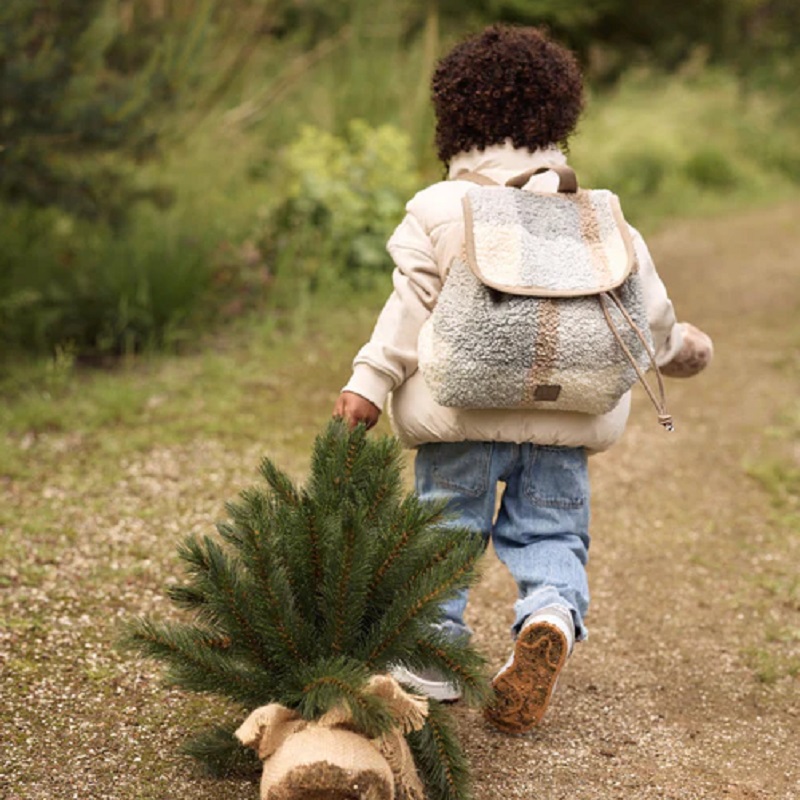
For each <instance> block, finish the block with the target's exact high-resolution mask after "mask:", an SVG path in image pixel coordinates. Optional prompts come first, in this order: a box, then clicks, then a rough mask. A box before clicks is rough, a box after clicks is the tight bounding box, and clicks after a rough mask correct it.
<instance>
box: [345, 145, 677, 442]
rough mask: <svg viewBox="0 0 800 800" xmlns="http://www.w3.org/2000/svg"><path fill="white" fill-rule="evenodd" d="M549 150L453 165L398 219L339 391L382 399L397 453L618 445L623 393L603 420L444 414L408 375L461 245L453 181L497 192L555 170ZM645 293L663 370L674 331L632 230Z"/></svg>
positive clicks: (488, 152)
mask: <svg viewBox="0 0 800 800" xmlns="http://www.w3.org/2000/svg"><path fill="white" fill-rule="evenodd" d="M565 162H566V159H565V157H564V155H563V154H562V153H561V151H559V150H558V149H556V148H552V149H546V150H538V151H536V152H533V153H531V152H530V151H528V150H526V149H515V148H514V147H513V146H512V145H511V144H510V143H507V144H506V145H499V146H493V147H489V148H486V149H485V150H483V151H479V150H473V151H470V152H469V153H463V154H460V155H458V156H456V157H455V158H453V160H452V162H451V164H450V170H449V178H450V179H449V180H446V181H442V182H440V183H436V184H433V185H432V186H429V187H428V188H427V189H424V190H422V191H421V192H419V193H418V194H417V195H415V196H414V197H413V198H412V199H411V201H410V202H409V203H408V205H407V206H406V212H407V213H406V217H405V219H404V220H403V221H402V222H401V223H400V225H399V226H398V227H397V229H396V230H395V232H394V234H393V235H392V237H391V238H390V239H389V242H388V244H387V249H388V251H389V253H390V255H391V256H392V258H393V260H394V263H395V270H394V275H393V281H394V291H393V292H392V294H391V296H390V297H389V299H388V300H387V302H386V305H385V306H384V307H383V310H382V311H381V313H380V316H379V317H378V321H377V323H376V325H375V329H374V331H373V333H372V337H371V338H370V340H369V342H368V343H367V344H366V345H365V346H364V347H363V348H362V349H361V350H360V351H359V353H358V355H357V356H356V358H355V359H354V361H353V374H352V376H351V378H350V380H349V381H348V383H347V385H346V386H345V387H344V391H349V392H355V393H356V394H358V395H361V396H362V397H365V398H366V399H367V400H369V401H370V402H372V403H374V404H375V405H376V406H377V407H378V408H383V406H384V403H385V402H386V400H387V398H389V412H390V417H391V422H392V427H393V429H394V431H395V433H396V434H397V436H398V438H399V439H400V440H401V441H402V443H403V444H404V445H405V446H406V447H417V446H419V445H420V444H424V443H426V442H459V441H500V442H517V443H522V442H534V443H536V444H542V445H562V446H570V447H586V448H587V449H588V450H589V451H592V452H598V451H601V450H605V449H607V448H608V447H610V446H611V445H612V444H614V442H615V441H616V440H617V439H618V438H619V437H620V436H621V434H622V432H623V430H624V428H625V423H626V421H627V419H628V413H629V411H630V402H631V401H630V392H628V393H627V394H626V395H625V396H624V397H623V398H622V400H620V402H619V404H618V405H617V406H616V408H614V409H613V410H612V411H610V412H609V413H607V414H602V415H598V416H594V415H590V414H580V413H575V412H566V411H538V410H531V409H514V410H505V409H504V410H488V409H487V410H475V409H469V410H467V409H456V408H445V407H443V406H440V405H438V404H437V403H435V402H434V400H433V398H432V397H431V395H430V392H429V391H428V388H427V386H426V384H425V381H424V380H423V378H422V375H421V374H420V372H419V370H418V369H417V340H418V338H419V332H420V329H421V328H422V325H423V324H424V322H425V321H426V320H427V319H428V317H429V316H430V314H431V312H432V310H433V307H434V306H435V305H436V300H437V298H438V296H439V292H440V291H441V288H442V285H443V283H444V280H445V278H446V276H447V271H448V269H449V266H450V263H451V261H452V260H453V258H454V257H455V256H456V255H458V254H459V253H460V252H461V250H462V248H463V246H464V221H463V215H462V205H461V200H462V198H463V196H464V195H465V194H466V193H467V192H468V191H469V190H470V189H471V188H473V187H474V183H470V182H467V181H462V180H457V179H456V176H457V175H458V173H460V172H462V171H464V170H467V171H471V172H479V173H481V174H483V175H486V176H487V177H489V178H491V179H492V180H494V181H497V182H498V183H505V181H507V180H508V179H509V178H512V177H514V176H516V175H520V174H521V173H523V172H526V171H527V170H532V169H537V168H539V167H548V166H555V165H558V164H564V163H565ZM557 185H558V177H557V176H556V175H555V174H554V173H550V172H546V173H542V174H541V175H538V176H536V177H534V178H533V179H532V180H531V181H530V182H529V184H528V186H527V187H526V188H530V189H535V190H536V191H545V192H547V191H555V190H556V189H557ZM631 233H632V236H633V242H634V248H635V251H636V256H637V259H638V262H639V270H640V274H641V277H642V283H643V288H644V295H645V303H646V306H647V312H648V320H649V323H650V329H651V331H652V334H653V341H654V344H655V347H656V361H657V363H658V364H659V365H662V364H666V363H668V362H669V361H671V360H672V358H673V357H674V356H675V355H676V353H678V351H679V350H680V348H681V344H682V334H681V327H680V325H679V324H678V323H677V322H676V319H675V314H674V312H673V308H672V303H671V302H670V300H669V298H668V296H667V292H666V289H665V288H664V284H663V283H662V282H661V279H660V278H659V277H658V274H657V272H656V269H655V266H654V265H653V260H652V258H651V257H650V253H649V252H648V250H647V246H646V245H645V243H644V240H643V239H642V237H641V236H640V235H639V233H638V232H637V231H635V230H634V229H631Z"/></svg>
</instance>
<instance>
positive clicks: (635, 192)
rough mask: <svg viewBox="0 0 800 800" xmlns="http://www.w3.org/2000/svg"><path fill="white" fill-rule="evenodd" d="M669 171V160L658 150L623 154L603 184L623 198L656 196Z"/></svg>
mask: <svg viewBox="0 0 800 800" xmlns="http://www.w3.org/2000/svg"><path fill="white" fill-rule="evenodd" d="M668 169H669V159H668V158H667V157H666V156H665V155H663V154H661V153H660V152H658V151H656V150H637V151H633V152H630V153H622V154H620V155H619V156H617V157H616V158H615V159H614V161H613V162H612V164H611V167H610V170H609V171H608V173H606V174H605V175H604V176H603V179H602V180H601V183H602V184H603V185H608V186H612V187H613V188H614V191H615V192H617V193H619V194H620V195H622V196H623V197H626V198H630V199H636V198H640V197H648V196H650V195H654V194H656V193H657V192H658V191H659V189H660V188H661V184H662V183H663V181H664V177H665V175H666V174H667V170H668Z"/></svg>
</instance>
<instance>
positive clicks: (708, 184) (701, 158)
mask: <svg viewBox="0 0 800 800" xmlns="http://www.w3.org/2000/svg"><path fill="white" fill-rule="evenodd" d="M684 171H685V173H686V175H687V177H688V178H689V179H690V180H691V181H692V182H693V183H696V184H697V185H698V186H701V187H703V188H705V189H716V190H719V189H731V188H733V187H734V186H735V185H736V184H737V183H738V175H737V173H736V169H735V168H734V166H733V164H732V163H731V161H730V159H729V158H728V157H727V156H726V155H725V154H724V153H723V152H722V151H721V150H718V149H717V148H715V147H703V148H701V149H700V150H697V151H695V152H694V153H693V154H692V155H691V156H690V157H689V158H688V159H687V161H686V163H685V164H684Z"/></svg>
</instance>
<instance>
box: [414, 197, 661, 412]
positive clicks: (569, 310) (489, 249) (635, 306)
mask: <svg viewBox="0 0 800 800" xmlns="http://www.w3.org/2000/svg"><path fill="white" fill-rule="evenodd" d="M465 206H466V207H467V216H468V221H467V235H468V239H467V253H466V254H465V256H464V257H463V258H460V259H456V260H455V261H454V262H453V265H452V266H451V269H450V272H449V275H448V277H447V280H446V282H445V284H444V286H443V288H442V291H441V294H440V295H439V299H438V302H437V305H436V307H435V309H434V311H433V314H432V315H431V317H430V319H429V320H428V322H426V324H425V325H424V326H423V328H422V331H421V333H420V339H419V366H420V370H421V372H422V374H423V376H424V378H425V381H426V383H427V384H428V387H429V388H430V390H431V393H432V395H433V397H434V399H435V401H436V402H437V403H439V404H441V405H443V406H448V407H453V408H508V409H513V408H538V409H548V410H559V411H577V412H581V413H587V414H604V413H606V412H608V411H610V410H611V409H612V408H614V407H615V406H616V405H617V403H618V402H619V400H620V398H621V397H622V396H623V395H624V394H625V392H626V391H627V390H628V389H629V388H630V387H631V386H632V384H633V383H634V382H635V381H636V379H637V375H636V371H635V370H634V368H633V367H632V366H631V364H630V362H629V360H628V358H627V357H626V355H625V353H624V351H623V349H622V348H621V347H620V345H619V343H618V341H617V339H616V338H615V336H614V334H613V332H612V330H611V328H610V327H609V324H608V321H607V319H606V316H605V315H604V313H603V308H602V305H601V300H600V297H601V294H600V293H601V292H602V291H603V290H605V289H611V288H613V287H614V286H616V289H615V292H616V295H617V297H618V298H619V299H620V301H621V302H622V303H623V305H624V306H625V307H626V309H627V310H628V313H629V314H630V316H631V317H632V319H633V321H634V322H635V324H636V325H637V326H638V328H639V329H640V331H642V332H643V334H644V336H645V339H646V341H648V344H649V345H651V342H650V340H649V336H650V334H649V326H648V321H647V314H646V311H645V306H644V300H643V296H642V288H641V284H640V281H639V277H638V275H637V274H636V270H635V265H633V264H632V263H631V261H632V248H631V247H629V245H628V242H627V241H626V235H627V231H625V232H623V231H622V230H621V228H622V227H624V222H622V221H621V217H620V216H619V215H618V212H617V211H615V206H616V198H615V197H614V195H612V194H611V193H610V192H605V191H597V192H579V193H578V194H577V195H573V196H565V195H537V194H533V193H530V192H524V191H519V190H514V189H506V188H499V189H498V188H496V187H488V188H480V189H476V190H473V191H471V192H470V193H469V195H468V203H466V204H465ZM616 208H618V207H616ZM467 254H469V255H467ZM476 273H477V274H476ZM487 283H489V284H490V285H486V284H487ZM498 285H502V286H506V287H511V289H512V290H511V291H499V290H497V289H495V288H493V287H494V286H498ZM519 292H523V293H522V294H521V293H519ZM533 292H538V293H539V294H540V295H543V296H537V295H535V294H533ZM558 293H565V294H567V295H574V296H567V297H556V296H555V295H557V294H558ZM605 302H606V305H607V308H608V313H609V315H610V317H611V319H612V321H613V323H614V325H615V327H616V329H617V331H618V332H619V335H620V336H621V338H622V339H623V341H624V342H625V344H626V346H627V347H628V349H629V350H630V352H631V353H632V354H633V355H634V358H635V360H636V361H637V363H638V364H639V365H640V367H641V368H642V370H643V371H644V370H646V369H647V368H648V367H649V363H650V361H649V356H648V354H647V351H646V349H645V347H644V346H643V345H642V342H641V340H640V339H639V337H638V336H637V334H636V333H635V331H634V330H633V329H632V328H631V326H630V325H629V323H628V322H627V321H626V320H625V318H624V317H623V315H622V314H621V312H620V311H619V309H618V308H617V307H616V306H615V305H614V304H613V303H612V302H611V300H610V299H608V300H606V301H605Z"/></svg>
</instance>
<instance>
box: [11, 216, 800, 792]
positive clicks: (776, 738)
mask: <svg viewBox="0 0 800 800" xmlns="http://www.w3.org/2000/svg"><path fill="white" fill-rule="evenodd" d="M798 212H800V208H798V207H797V206H794V207H786V208H783V209H781V210H779V211H778V212H770V213H768V212H759V213H750V214H746V215H741V216H739V217H736V218H729V219H724V220H716V221H711V222H709V221H703V222H696V223H691V224H684V225H680V226H676V227H674V228H672V229H670V230H669V231H668V232H666V233H665V234H663V235H662V236H660V237H657V238H656V239H654V240H653V242H652V249H653V251H654V255H655V257H656V260H657V263H658V264H659V265H660V270H661V272H662V274H663V276H664V277H665V280H666V281H667V282H668V284H669V286H670V289H671V293H672V295H673V298H674V300H675V302H676V306H677V308H678V310H679V312H680V316H681V317H682V318H686V319H689V320H691V321H694V322H696V323H697V324H698V325H700V326H701V327H703V328H704V329H707V330H708V331H709V332H710V333H711V334H712V336H713V337H714V339H715V342H716V346H717V356H716V360H715V363H714V365H713V367H712V369H711V370H710V371H709V372H708V374H707V375H704V376H702V377H700V378H698V379H696V380H694V381H691V382H686V383H680V382H676V381H673V382H671V383H670V384H669V387H668V388H669V390H670V399H671V405H672V409H673V413H674V415H675V418H676V422H677V425H678V432H677V433H676V434H674V435H673V436H668V435H667V434H665V433H664V432H663V431H662V430H661V428H660V427H659V426H658V425H657V424H656V423H655V421H654V419H653V415H652V413H651V412H650V409H649V407H648V405H647V403H646V402H645V399H644V397H643V396H641V395H640V396H639V398H638V402H637V409H636V413H635V415H634V420H633V422H632V425H631V427H630V429H629V431H628V433H627V435H626V437H625V439H624V441H623V443H622V444H620V445H619V446H618V447H616V448H615V449H614V450H613V451H611V452H610V453H608V454H606V455H604V456H602V457H599V458H597V459H593V463H592V470H593V480H594V483H593V492H594V505H593V510H594V517H593V537H594V539H593V545H592V559H591V565H590V578H591V583H592V591H593V606H592V609H591V614H590V617H589V620H588V622H589V625H590V630H591V636H590V639H589V641H588V642H586V643H584V644H582V645H581V646H580V647H579V648H578V649H577V651H576V653H575V655H574V656H573V658H572V659H571V661H570V663H569V664H568V666H567V668H566V670H565V672H564V674H563V675H562V679H561V682H560V685H559V690H558V693H557V695H556V698H555V700H554V702H553V706H552V707H551V709H550V711H549V712H548V715H547V717H546V718H545V721H544V723H543V725H542V726H541V727H540V728H539V729H538V730H537V731H536V732H535V733H534V734H533V735H530V736H525V737H508V736H504V735H501V734H498V733H495V732H493V731H492V730H491V729H489V728H488V727H487V726H486V725H485V723H484V722H483V721H482V718H481V717H480V714H479V713H478V712H475V711H471V710H469V709H465V708H456V710H455V713H456V715H457V719H458V722H459V726H460V729H461V734H462V737H463V741H464V744H465V747H466V749H467V751H468V754H469V755H470V757H471V760H472V763H473V770H474V774H475V781H476V798H477V800H490V799H492V800H493V799H494V798H516V797H519V798H536V799H537V800H543V799H544V798H547V800H560V799H561V798H564V800H566V799H567V798H569V800H584V798H585V799H586V800H589V799H590V798H591V799H592V800H611V798H628V799H631V800H646V799H649V798H654V799H655V798H659V799H662V800H664V799H666V800H683V799H684V798H685V799H686V800H689V799H690V798H691V799H694V798H709V799H711V798H714V800H727V799H728V798H730V799H732V800H739V799H741V800H744V799H745V798H748V799H750V798H752V799H753V800H761V799H762V798H763V799H764V800H767V799H769V800H798V798H800V681H798V678H797V677H792V675H791V672H786V671H784V672H781V671H780V670H779V671H778V673H777V674H776V675H775V676H774V679H772V680H770V681H769V682H764V681H763V680H762V681H759V680H758V678H757V675H756V670H755V669H754V666H753V660H752V658H751V657H750V656H748V654H752V653H756V652H763V651H765V646H764V643H765V642H772V643H773V644H774V648H778V653H779V654H780V655H781V657H784V656H787V657H796V656H798V655H800V653H798V647H799V646H800V645H799V643H800V601H798V600H797V589H796V586H797V578H796V576H797V571H798V568H797V565H798V564H800V557H799V556H800V553H798V549H800V545H799V544H798V541H797V537H796V536H795V537H793V538H792V537H791V536H790V535H789V534H787V533H786V532H785V531H783V532H782V530H781V525H780V520H778V519H777V518H776V515H775V512H774V510H773V509H772V507H771V506H770V500H769V497H768V496H767V494H766V493H765V492H764V490H763V489H762V488H761V487H760V486H759V485H758V484H757V483H756V482H755V481H754V480H753V479H752V478H751V477H749V476H748V472H747V467H748V464H750V463H751V462H755V461H757V460H758V459H760V458H762V452H761V451H762V448H764V447H768V446H769V443H770V439H769V437H768V436H766V435H765V431H767V430H768V429H769V428H770V426H772V425H774V424H775V423H776V421H777V420H778V419H779V418H780V415H781V414H782V413H784V412H786V411H787V409H789V408H790V405H791V403H792V402H793V399H794V398H796V396H797V391H798V389H800V375H799V374H798V372H800V370H798V368H797V363H796V361H795V363H794V364H793V365H790V368H787V366H786V359H787V358H789V357H790V356H791V354H792V353H796V352H797V347H798V344H800V324H798V316H800V315H798V302H799V300H800V291H798V289H800V278H798V272H797V263H798V262H797V255H796V254H797V252H799V251H800V231H798V229H797V226H796V219H797V217H798ZM794 357H795V358H796V356H794ZM328 402H329V400H328V399H327V398H325V399H324V403H321V404H320V406H319V408H320V409H322V407H323V405H328ZM795 402H796V401H795ZM328 407H329V406H328ZM323 413H324V412H323V411H321V410H320V412H319V420H318V422H319V424H320V425H321V424H322V422H323V420H324V417H323V416H322V414H323ZM306 422H308V420H306ZM314 422H315V421H314V420H312V427H313V424H314ZM280 437H281V433H280V432H277V431H276V432H275V433H270V432H267V433H266V434H264V438H262V440H261V441H260V442H259V443H258V444H254V445H252V446H251V447H249V448H246V449H245V450H244V452H243V451H242V449H237V450H236V452H232V451H231V449H230V448H227V447H225V446H224V444H222V443H221V442H220V441H217V440H215V439H209V440H203V441H199V440H198V441H195V442H194V443H192V444H191V445H187V446H183V447H153V448H151V449H148V450H146V451H144V452H136V451H132V452H125V453H123V455H122V458H121V460H120V461H119V463H118V464H117V465H116V466H115V470H114V472H113V474H108V472H104V473H103V474H98V470H97V469H96V468H94V465H93V461H92V454H91V450H84V449H83V448H82V446H81V445H82V443H81V438H80V436H77V435H75V434H69V435H65V434H52V435H40V436H37V437H21V438H16V439H13V440H11V439H9V440H8V442H7V445H8V446H13V447H21V448H23V449H25V450H27V451H28V452H29V455H30V459H31V463H32V464H33V463H34V462H36V463H40V464H41V463H46V464H47V465H48V475H47V479H46V480H43V479H42V477H41V471H37V470H33V469H32V470H31V477H29V478H26V477H25V476H17V477H15V478H14V479H13V480H12V479H9V478H5V479H4V478H2V477H1V476H0V502H2V504H3V506H2V507H3V509H4V513H5V516H3V517H0V541H2V542H3V549H2V551H0V554H1V555H2V566H0V613H1V614H2V625H0V690H1V691H2V708H1V709H0V741H2V743H3V744H2V747H1V748H0V798H3V800H44V799H45V798H47V800H66V799H67V798H81V799H83V798H91V800H102V799H103V798H114V800H129V799H133V798H137V799H138V800H147V798H153V799H154V800H156V799H161V798H178V797H192V798H193V800H206V799H208V800H211V798H242V799H243V800H244V799H245V798H255V797H257V788H256V785H255V784H254V783H253V782H251V781H222V782H220V781H213V780H210V779H207V778H204V777H201V776H199V775H198V774H197V773H196V772H195V770H194V768H193V766H192V765H191V764H189V763H187V762H186V761H185V760H184V759H183V758H181V757H180V756H179V755H177V754H176V747H177V744H178V743H179V742H180V741H182V740H183V739H184V738H185V737H186V735H187V733H188V732H189V729H190V728H195V727H205V726H207V725H208V724H209V723H213V722H215V721H217V720H218V718H219V716H220V715H226V714H229V713H230V711H229V710H228V709H226V708H224V707H223V706H222V705H221V704H217V703H212V702H209V701H208V700H207V699H206V698H194V697H186V696H184V695H182V694H180V693H178V692H173V691H167V690H165V689H164V688H163V687H162V686H161V685H160V684H159V682H158V680H157V672H156V671H155V670H154V669H153V668H152V666H151V665H149V664H143V663H138V662H132V661H131V660H130V658H129V657H128V656H125V655H121V654H119V653H118V652H116V651H115V650H114V649H113V647H112V643H113V641H114V640H115V638H116V635H117V632H118V630H119V623H120V620H123V619H127V618H129V617H130V616H131V615H133V614H138V613H142V612H150V611H155V612H156V613H159V614H161V613H163V614H164V615H167V614H169V613H171V612H170V609H169V606H168V603H167V602H166V600H165V599H164V596H163V590H162V587H163V584H164V582H165V581H169V580H172V579H174V578H176V577H178V576H179V566H178V563H177V559H176V556H175V542H176V540H177V539H179V538H181V537H182V536H183V535H184V534H186V533H188V532H191V531H200V532H208V531H210V530H211V527H212V524H213V522H214V520H216V519H218V518H219V517H221V516H222V513H223V512H222V503H223V501H224V500H226V499H230V498H232V497H233V496H234V495H235V494H236V492H238V491H239V490H240V489H241V488H243V487H245V486H247V485H249V484H251V483H252V482H253V475H254V467H255V465H256V464H257V463H258V461H259V459H260V457H261V456H262V455H263V453H264V452H265V451H266V452H269V453H270V455H271V456H273V457H274V458H275V460H276V461H278V462H279V463H281V464H282V465H283V466H284V467H287V468H289V469H290V470H292V471H293V472H294V473H295V474H296V475H297V476H298V477H302V474H303V470H304V467H305V460H304V459H305V456H299V455H297V454H296V453H294V452H291V451H289V450H287V449H286V446H285V444H283V443H282V442H283V441H284V440H282V439H281V438H280ZM154 439H155V437H154ZM309 442H310V438H309ZM798 456H800V454H798V453H797V452H795V457H796V458H798ZM792 576H795V577H794V581H795V583H794V584H793V585H794V587H795V589H794V594H792V593H789V594H788V595H787V594H786V593H785V592H783V593H781V592H780V591H778V590H777V589H776V588H775V586H776V585H777V584H776V581H777V582H778V583H780V582H781V581H783V583H780V585H781V586H784V585H787V584H786V581H789V582H791V580H792ZM789 585H791V583H789ZM787 598H788V599H787ZM792 598H794V599H792ZM513 599H514V588H513V585H512V584H511V583H510V580H509V578H508V577H507V575H506V574H505V573H504V571H503V569H502V567H500V566H499V565H498V564H497V562H496V561H495V560H494V559H493V558H492V557H489V558H487V560H486V562H485V565H484V575H483V579H482V581H481V584H480V585H479V587H478V588H477V589H476V590H475V592H474V594H473V598H472V603H471V605H470V610H469V613H470V615H471V623H472V625H473V627H474V628H475V630H476V643H477V644H478V646H479V647H480V648H481V649H483V650H484V652H486V653H487V654H488V655H489V658H490V661H491V663H492V666H493V667H498V666H499V665H500V664H502V663H503V662H504V660H505V658H506V655H507V650H508V647H509V639H508V630H507V629H508V625H509V624H510V621H511V619H510V617H511V614H510V610H511V604H512V602H513ZM774 648H773V650H774ZM773 650H770V649H769V648H766V651H767V652H768V653H772V652H773ZM776 657H777V656H776Z"/></svg>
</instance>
